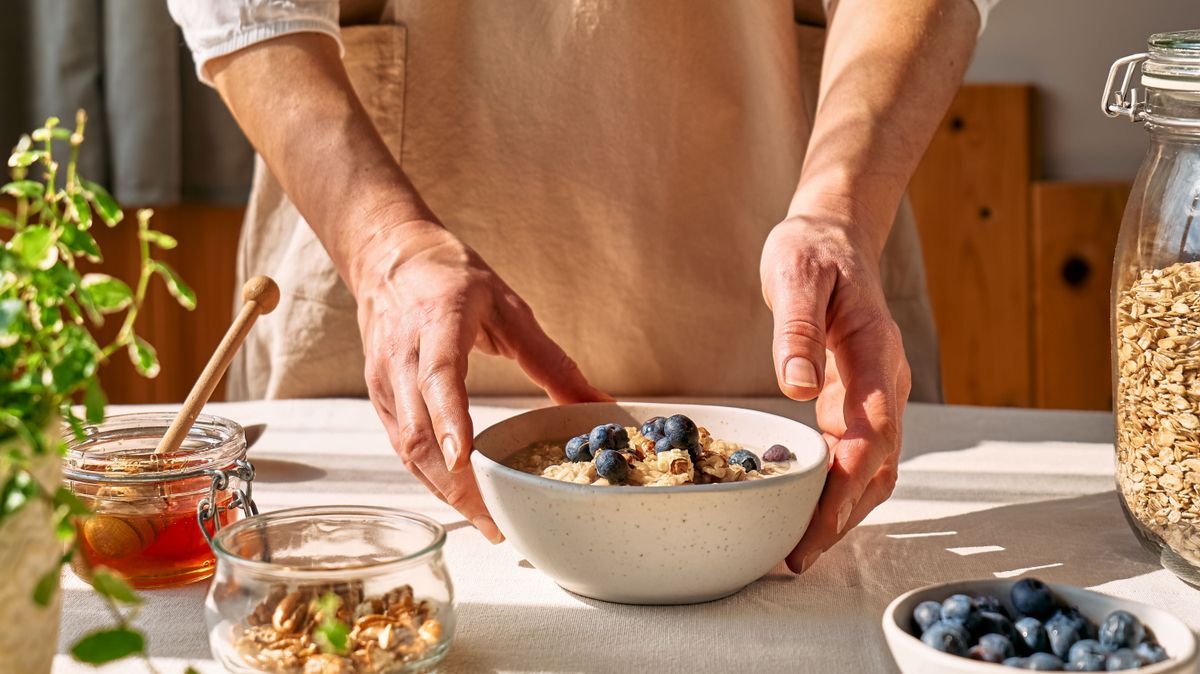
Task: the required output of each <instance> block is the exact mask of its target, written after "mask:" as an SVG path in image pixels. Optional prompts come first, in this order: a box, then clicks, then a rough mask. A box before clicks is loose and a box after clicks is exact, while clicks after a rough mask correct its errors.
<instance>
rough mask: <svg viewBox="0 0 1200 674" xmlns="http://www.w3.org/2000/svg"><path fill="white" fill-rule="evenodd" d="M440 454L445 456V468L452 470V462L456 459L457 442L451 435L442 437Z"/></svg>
mask: <svg viewBox="0 0 1200 674" xmlns="http://www.w3.org/2000/svg"><path fill="white" fill-rule="evenodd" d="M442 454H443V456H445V458H446V470H448V471H450V472H454V464H455V463H456V461H457V460H458V443H456V442H454V436H453V435H447V436H446V437H444V438H442Z"/></svg>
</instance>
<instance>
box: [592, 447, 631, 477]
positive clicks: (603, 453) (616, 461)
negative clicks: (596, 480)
mask: <svg viewBox="0 0 1200 674" xmlns="http://www.w3.org/2000/svg"><path fill="white" fill-rule="evenodd" d="M596 473H597V474H598V475H600V477H602V478H604V479H606V480H608V481H609V482H610V483H611V484H620V483H621V482H624V481H625V478H626V477H628V476H629V462H628V461H626V460H625V457H624V456H622V455H621V453H620V452H618V451H615V450H612V449H602V450H600V451H599V452H596Z"/></svg>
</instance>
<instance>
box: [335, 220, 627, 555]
mask: <svg viewBox="0 0 1200 674" xmlns="http://www.w3.org/2000/svg"><path fill="white" fill-rule="evenodd" d="M350 275H351V276H352V279H351V286H352V288H353V291H354V294H355V297H356V299H357V300H358V323H359V328H360V329H361V331H362V340H363V352H364V354H365V356H366V372H365V374H366V382H367V390H368V392H369V394H370V397H371V402H372V403H373V404H374V405H375V411H376V412H377V413H378V414H379V418H380V419H381V420H383V425H384V427H385V428H386V429H387V433H388V438H389V439H390V440H391V443H392V447H393V448H395V450H396V453H397V454H399V455H400V458H401V460H402V461H403V462H404V465H405V466H406V467H408V469H409V470H410V471H412V473H413V474H414V475H415V476H416V477H417V478H419V479H420V480H421V481H422V482H424V483H425V486H427V487H428V488H429V489H430V491H432V492H433V493H434V494H436V495H437V496H438V497H440V498H441V499H442V500H444V501H446V502H447V503H448V504H450V505H451V506H453V507H454V508H455V509H457V510H458V511H459V512H461V513H462V514H463V516H465V517H466V518H467V519H468V520H469V521H470V522H471V523H472V524H474V525H475V527H476V528H477V529H479V531H480V532H482V533H483V534H484V535H485V536H487V537H488V539H490V540H491V541H492V542H499V541H500V540H503V537H502V535H501V533H500V531H499V530H498V529H497V528H496V524H495V522H494V521H493V520H492V518H491V516H489V515H488V512H487V508H486V507H484V504H483V500H482V498H481V497H480V495H479V489H478V487H477V486H476V484H475V478H474V476H473V475H472V473H471V471H470V470H467V466H468V455H469V453H470V451H471V446H472V440H473V438H474V433H473V431H472V428H471V417H470V415H469V414H468V411H467V389H466V384H465V380H466V376H467V355H468V353H470V351H471V349H472V348H477V349H480V350H482V351H484V352H486V353H490V354H498V355H502V356H506V357H508V358H512V359H514V360H516V361H517V363H518V365H520V367H521V368H522V369H523V370H524V371H525V373H526V374H527V375H528V376H529V378H530V379H531V380H532V381H533V382H534V383H536V384H537V385H538V386H540V387H541V388H543V389H544V390H545V391H546V393H548V394H549V395H550V397H551V398H552V399H553V400H554V402H556V403H559V404H563V403H571V402H584V401H594V400H611V398H609V397H608V396H606V395H605V394H603V393H601V392H600V391H599V390H597V389H595V388H593V387H592V386H591V385H590V384H588V382H587V380H586V379H585V378H584V376H583V374H582V373H581V372H580V371H579V368H578V367H577V366H576V365H575V362H574V361H572V360H571V359H570V357H568V356H567V354H566V353H564V352H563V350H562V349H561V348H559V346H558V345H557V344H555V343H554V341H553V340H551V339H550V338H549V337H548V336H547V335H546V333H545V332H543V331H542V328H541V327H540V326H539V325H538V323H537V321H536V320H535V319H534V317H533V312H532V311H530V309H529V306H528V305H527V304H526V303H525V302H524V301H523V300H522V299H521V298H520V297H518V296H517V294H516V293H515V292H513V290H512V288H510V287H508V285H507V284H506V283H505V282H504V281H503V280H501V279H500V277H499V276H497V275H496V273H495V272H494V271H492V269H491V268H490V267H488V265H487V264H486V263H485V262H484V261H483V260H482V259H481V258H480V257H479V255H478V254H477V253H476V252H475V251H473V250H471V249H470V248H469V247H467V246H466V244H464V243H463V242H462V241H460V240H459V239H458V238H457V237H455V236H454V235H453V234H451V233H450V232H448V231H447V230H446V229H444V228H443V227H442V226H440V225H439V224H437V223H434V222H407V223H403V224H397V225H388V226H385V227H382V228H380V229H379V230H377V231H376V233H375V234H373V235H372V237H371V239H370V240H369V241H367V242H366V244H365V245H364V246H363V247H362V248H361V249H360V253H359V254H358V256H357V257H356V259H355V263H354V265H353V268H352V271H351V274H350Z"/></svg>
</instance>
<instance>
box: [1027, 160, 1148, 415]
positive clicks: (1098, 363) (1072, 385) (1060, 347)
mask: <svg viewBox="0 0 1200 674" xmlns="http://www.w3.org/2000/svg"><path fill="white" fill-rule="evenodd" d="M1128 197H1129V185H1128V184H1127V183H1061V182H1042V183H1034V186H1033V201H1032V204H1033V219H1032V223H1033V229H1032V235H1033V317H1034V319H1033V326H1034V349H1033V352H1034V385H1035V399H1034V402H1035V403H1036V405H1037V406H1038V407H1052V408H1067V409H1088V410H1107V409H1111V408H1112V382H1111V379H1110V377H1111V375H1110V370H1111V366H1110V353H1109V313H1110V311H1111V308H1110V306H1109V304H1110V300H1109V286H1110V284H1111V283H1112V264H1113V254H1114V252H1115V250H1116V245H1117V232H1118V231H1119V229H1120V226H1121V214H1122V212H1123V211H1124V210H1125V201H1126V199H1128Z"/></svg>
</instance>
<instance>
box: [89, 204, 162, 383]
mask: <svg viewBox="0 0 1200 674" xmlns="http://www.w3.org/2000/svg"><path fill="white" fill-rule="evenodd" d="M144 212H145V211H143V212H139V213H138V251H139V253H140V255H141V258H142V272H141V275H140V276H138V282H137V290H136V291H134V298H133V304H131V305H130V306H129V311H128V312H127V313H126V314H125V321H124V322H123V323H121V329H120V330H118V331H117V336H116V338H115V339H114V340H113V342H112V344H109V345H108V346H106V347H104V349H103V350H102V351H101V352H100V353H101V356H102V357H103V358H104V359H105V360H107V359H108V357H109V356H111V355H112V354H113V352H115V351H116V350H117V349H119V348H121V347H123V346H125V345H127V344H129V342H130V340H131V338H132V337H133V323H134V321H136V320H137V316H138V309H140V308H141V306H142V300H144V299H145V298H146V287H147V286H148V285H149V284H150V276H151V275H152V274H153V273H154V270H153V269H152V268H151V267H150V242H149V241H147V240H146V237H145V236H143V235H142V234H143V233H144V232H145V231H146V230H147V229H148V228H149V222H148V221H149V217H147V216H143V215H142V213H144Z"/></svg>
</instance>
